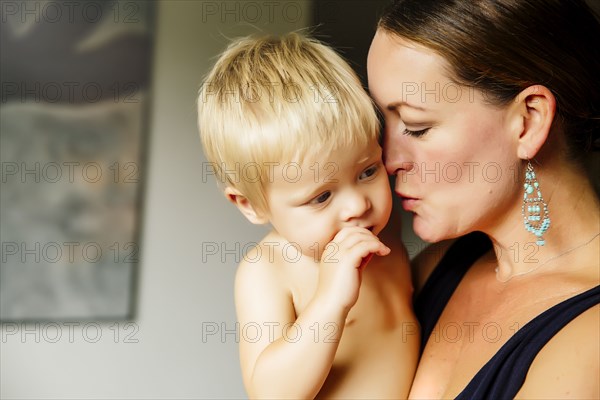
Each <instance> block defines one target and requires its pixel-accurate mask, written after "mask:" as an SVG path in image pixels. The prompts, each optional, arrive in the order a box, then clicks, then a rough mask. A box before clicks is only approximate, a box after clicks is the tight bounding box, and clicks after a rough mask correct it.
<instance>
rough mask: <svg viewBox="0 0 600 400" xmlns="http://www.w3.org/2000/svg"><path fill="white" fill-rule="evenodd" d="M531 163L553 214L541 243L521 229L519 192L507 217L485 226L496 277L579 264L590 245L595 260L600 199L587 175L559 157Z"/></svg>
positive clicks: (599, 224)
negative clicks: (541, 163)
mask: <svg viewBox="0 0 600 400" xmlns="http://www.w3.org/2000/svg"><path fill="white" fill-rule="evenodd" d="M546 161H547V160H546ZM532 163H533V162H532ZM535 168H536V173H537V176H538V180H539V182H540V188H541V190H542V196H543V198H544V200H545V202H546V203H547V205H548V210H549V217H550V220H551V222H550V226H549V229H548V230H547V231H546V232H545V233H544V234H543V237H544V240H545V243H544V245H538V244H537V243H536V242H537V239H538V238H537V237H536V236H535V235H534V234H533V233H530V232H528V231H527V230H526V229H525V226H524V223H523V217H522V215H521V203H520V201H522V198H523V195H522V193H521V194H520V196H518V197H519V198H520V199H521V200H520V201H518V202H519V204H515V206H514V207H513V209H512V210H510V211H509V212H508V217H507V218H504V220H505V221H504V222H503V223H500V224H497V226H495V227H493V228H492V229H490V231H489V232H487V233H488V234H489V235H490V237H491V238H492V240H493V241H494V248H495V251H496V258H497V260H498V269H497V273H496V277H497V279H498V280H499V281H501V282H507V281H509V280H511V279H513V278H516V277H520V276H522V277H525V276H534V275H536V276H538V275H539V274H544V273H547V272H550V271H557V270H559V269H560V270H563V271H564V270H565V268H566V267H567V266H572V267H570V268H574V269H576V268H580V267H582V265H576V264H580V263H581V262H582V261H584V260H586V259H588V258H587V257H588V256H587V255H588V254H590V253H589V252H590V251H592V252H594V253H593V254H596V258H595V259H596V260H597V254H598V241H599V239H598V237H597V236H598V233H599V226H600V223H599V222H600V213H599V211H598V209H599V202H598V197H597V196H596V193H595V192H594V189H593V187H592V185H591V184H590V182H589V180H588V179H587V177H586V176H585V175H584V173H583V172H581V171H580V170H579V169H578V168H575V167H571V168H565V167H563V168H561V166H560V165H558V163H556V165H552V163H551V162H550V163H548V164H547V167H546V168H541V167H539V166H537V165H536V166H535ZM521 187H522V186H521ZM575 261H577V263H575Z"/></svg>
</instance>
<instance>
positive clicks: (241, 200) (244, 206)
mask: <svg viewBox="0 0 600 400" xmlns="http://www.w3.org/2000/svg"><path fill="white" fill-rule="evenodd" d="M225 197H227V200H229V201H230V202H232V203H233V204H235V206H236V207H237V208H238V209H239V210H240V212H241V213H242V214H244V216H245V217H246V218H247V219H248V221H250V222H252V223H253V224H256V225H262V224H266V223H267V222H269V219H268V218H267V217H266V216H265V215H263V214H262V213H260V212H258V210H256V209H255V208H254V206H253V205H252V204H251V203H250V200H248V198H247V197H246V196H244V195H243V194H242V193H240V191H239V190H236V189H234V188H232V187H230V186H228V187H226V188H225Z"/></svg>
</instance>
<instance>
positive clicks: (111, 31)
mask: <svg viewBox="0 0 600 400" xmlns="http://www.w3.org/2000/svg"><path fill="white" fill-rule="evenodd" d="M153 21H154V3H153V2H149V1H122V2H121V1H119V2H117V1H109V2H100V1H77V2H54V1H53V2H46V1H32V2H16V1H15V2H10V1H7V2H3V4H2V23H1V28H0V29H1V30H0V46H1V48H2V51H1V52H0V78H1V85H2V93H1V97H2V99H1V107H0V161H1V172H2V176H1V182H0V185H1V190H0V200H1V202H0V235H1V244H2V249H1V250H2V254H1V264H0V320H2V321H3V322H6V321H40V320H41V321H66V320H112V319H130V318H132V317H133V312H134V308H135V307H134V303H135V301H134V299H135V288H136V275H137V274H136V270H137V264H138V261H139V254H140V243H139V228H140V224H141V206H142V201H141V200H142V195H143V182H144V154H145V147H146V143H147V130H148V125H149V124H148V116H149V112H148V107H149V96H150V80H151V79H150V78H151V65H152V49H153V29H154V24H153Z"/></svg>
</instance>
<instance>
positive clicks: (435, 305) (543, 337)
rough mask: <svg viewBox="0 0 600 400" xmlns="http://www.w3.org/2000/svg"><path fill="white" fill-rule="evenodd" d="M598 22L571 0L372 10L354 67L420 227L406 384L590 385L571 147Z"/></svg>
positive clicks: (576, 156) (580, 205) (584, 390)
mask: <svg viewBox="0 0 600 400" xmlns="http://www.w3.org/2000/svg"><path fill="white" fill-rule="evenodd" d="M599 38H600V27H599V24H598V21H597V20H596V19H595V18H594V16H593V14H592V13H591V11H590V10H589V8H588V7H587V6H586V5H585V3H584V2H583V0H582V1H576V0H528V1H523V0H469V1H467V0H464V1H456V0H435V1H423V0H398V1H396V2H395V3H394V4H393V5H392V6H391V7H390V8H389V9H388V10H387V11H386V13H385V14H384V16H383V17H382V19H381V21H380V23H379V26H378V30H377V33H376V35H375V38H374V39H373V43H372V45H371V48H370V51H369V58H368V76H369V90H370V92H371V94H372V96H373V98H374V100H375V102H376V103H377V105H378V106H379V108H380V110H381V112H382V114H383V117H384V119H385V143H384V145H385V161H386V167H387V169H388V172H389V173H390V174H394V175H396V192H397V193H398V195H399V196H400V197H401V199H402V205H403V207H404V209H405V210H408V211H410V212H412V213H413V214H414V220H413V228H414V231H415V233H416V234H417V235H419V236H420V237H421V238H422V239H424V240H426V241H429V242H436V244H434V245H432V248H433V249H434V250H433V251H427V253H425V254H422V255H420V256H419V257H417V259H416V260H415V271H414V273H415V290H416V292H417V297H416V300H415V308H416V311H417V315H418V317H419V319H420V321H421V327H422V335H423V353H422V357H421V361H420V364H419V367H418V369H417V373H416V376H415V380H414V383H413V387H412V390H411V394H410V397H412V398H455V397H458V398H494V399H497V398H514V397H521V398H578V399H580V398H599V397H600V383H599V379H598V377H599V374H600V347H599V346H600V345H599V343H600V332H599V331H600V306H599V303H600V286H599V285H598V284H599V281H600V272H599V257H598V254H600V248H599V240H598V234H599V233H598V230H599V218H600V216H599V211H598V210H599V203H598V198H597V196H596V194H595V193H594V190H593V188H592V185H591V183H590V182H589V180H588V178H587V177H586V174H585V172H584V169H583V167H582V163H581V160H580V157H581V154H582V152H583V150H585V149H588V148H590V146H591V143H592V141H593V140H594V138H597V134H598V125H599V123H600V120H599V119H600V110H599V108H600V79H599V78H598V71H600V46H598V45H597V42H598V39H599ZM594 135H596V136H594ZM445 239H456V240H452V241H448V240H445Z"/></svg>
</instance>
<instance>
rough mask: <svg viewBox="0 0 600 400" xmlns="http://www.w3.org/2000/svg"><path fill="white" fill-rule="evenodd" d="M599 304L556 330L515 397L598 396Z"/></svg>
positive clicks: (596, 397) (599, 370)
mask: <svg viewBox="0 0 600 400" xmlns="http://www.w3.org/2000/svg"><path fill="white" fill-rule="evenodd" d="M598 376H600V304H598V305H596V306H593V307H592V308H590V309H588V310H587V311H585V312H584V313H582V314H581V315H579V316H578V317H577V318H575V319H574V320H573V321H571V322H570V323H569V324H568V325H567V326H565V327H564V328H563V329H561V330H560V332H558V333H557V334H556V335H555V336H554V337H553V338H552V339H551V340H550V341H549V342H548V343H547V344H546V345H545V346H544V348H543V349H542V350H541V351H540V352H539V353H538V355H537V357H536V359H535V360H534V362H533V363H532V364H531V367H530V368H529V372H528V374H527V380H526V381H525V384H524V385H523V387H522V388H521V390H520V391H519V393H518V394H517V398H534V397H535V398H561V399H598V398H600V381H599V380H598Z"/></svg>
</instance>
